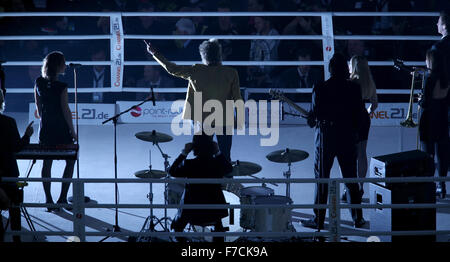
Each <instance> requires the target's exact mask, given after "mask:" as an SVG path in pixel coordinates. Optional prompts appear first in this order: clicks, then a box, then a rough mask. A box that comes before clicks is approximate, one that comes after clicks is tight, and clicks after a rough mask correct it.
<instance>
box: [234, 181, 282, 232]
mask: <svg viewBox="0 0 450 262" xmlns="http://www.w3.org/2000/svg"><path fill="white" fill-rule="evenodd" d="M273 194H274V191H273V189H271V188H268V187H265V186H251V187H244V188H242V189H241V190H240V202H241V205H254V204H255V202H254V200H255V198H256V197H259V196H272V195H273ZM255 210H256V209H254V208H241V215H240V219H239V223H240V225H241V227H242V228H244V229H252V230H254V229H255Z"/></svg>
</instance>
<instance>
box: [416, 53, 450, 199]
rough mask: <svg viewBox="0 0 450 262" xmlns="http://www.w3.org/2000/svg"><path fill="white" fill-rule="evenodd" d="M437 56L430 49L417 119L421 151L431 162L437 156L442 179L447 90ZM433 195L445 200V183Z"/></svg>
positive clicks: (445, 163)
mask: <svg viewBox="0 0 450 262" xmlns="http://www.w3.org/2000/svg"><path fill="white" fill-rule="evenodd" d="M438 54H439V53H438V51H437V50H436V49H431V50H428V52H427V55H426V64H427V68H428V70H429V75H428V77H427V78H426V81H425V87H424V90H423V94H422V97H421V99H420V101H419V105H420V107H421V108H422V109H423V111H422V114H421V116H420V123H419V135H420V141H421V142H422V149H423V150H425V152H427V153H429V154H431V155H432V156H433V159H434V156H435V155H437V162H438V172H439V176H440V177H445V176H447V171H448V159H449V150H450V149H449V135H448V131H449V129H448V100H449V87H448V75H447V74H446V72H447V65H446V61H445V60H444V57H443V56H442V55H438ZM435 149H436V150H435ZM435 153H436V154H435ZM436 193H438V195H439V196H440V197H441V198H445V195H446V193H447V192H446V188H445V182H439V184H438V188H437V191H436Z"/></svg>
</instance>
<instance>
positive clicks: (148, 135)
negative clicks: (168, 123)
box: [135, 130, 173, 231]
mask: <svg viewBox="0 0 450 262" xmlns="http://www.w3.org/2000/svg"><path fill="white" fill-rule="evenodd" d="M135 136H136V138H137V139H139V140H142V141H146V142H151V143H152V145H153V146H155V145H156V147H157V148H158V150H159V152H160V153H161V156H162V157H163V158H164V177H165V178H169V175H168V173H169V169H170V163H169V158H170V156H169V155H167V154H165V153H164V152H163V151H162V149H161V147H160V146H159V143H166V142H170V141H172V140H173V138H172V137H171V136H170V135H167V134H164V133H160V132H156V130H152V131H151V132H148V131H144V132H138V133H136V134H135ZM149 162H150V163H149V170H152V151H151V148H150V149H149ZM160 172H162V171H160ZM164 204H166V205H167V204H168V184H167V183H164ZM161 220H164V227H163V228H164V230H165V231H169V229H168V226H167V220H170V218H168V217H167V207H164V217H163V218H162V219H161ZM144 226H145V224H144Z"/></svg>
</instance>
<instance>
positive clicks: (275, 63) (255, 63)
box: [124, 61, 323, 66]
mask: <svg viewBox="0 0 450 262" xmlns="http://www.w3.org/2000/svg"><path fill="white" fill-rule="evenodd" d="M173 62H174V63H175V64H177V65H189V66H190V65H193V64H201V63H202V62H201V61H173ZM222 64H223V65H232V66H298V65H315V66H323V61H223V62H222ZM124 65H128V66H138V65H159V64H158V62H156V61H125V62H124Z"/></svg>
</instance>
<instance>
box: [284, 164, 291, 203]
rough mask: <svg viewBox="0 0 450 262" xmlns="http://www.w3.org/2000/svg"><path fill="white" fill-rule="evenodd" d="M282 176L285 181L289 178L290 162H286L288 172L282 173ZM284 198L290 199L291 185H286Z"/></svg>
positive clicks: (288, 183)
mask: <svg viewBox="0 0 450 262" xmlns="http://www.w3.org/2000/svg"><path fill="white" fill-rule="evenodd" d="M283 176H284V177H285V178H286V179H290V178H291V162H288V171H285V172H283ZM286 197H288V198H291V183H290V182H287V183H286Z"/></svg>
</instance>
